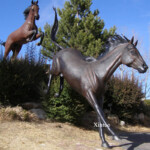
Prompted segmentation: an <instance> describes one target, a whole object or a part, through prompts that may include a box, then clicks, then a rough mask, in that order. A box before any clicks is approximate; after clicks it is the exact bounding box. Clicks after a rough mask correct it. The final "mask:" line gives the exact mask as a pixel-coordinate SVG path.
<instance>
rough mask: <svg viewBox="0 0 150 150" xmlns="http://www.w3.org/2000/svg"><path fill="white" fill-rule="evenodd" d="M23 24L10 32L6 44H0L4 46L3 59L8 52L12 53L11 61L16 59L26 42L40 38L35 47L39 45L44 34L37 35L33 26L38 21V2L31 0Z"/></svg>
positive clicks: (36, 29) (35, 27) (36, 30)
mask: <svg viewBox="0 0 150 150" xmlns="http://www.w3.org/2000/svg"><path fill="white" fill-rule="evenodd" d="M24 16H25V19H26V21H25V23H24V24H23V25H22V26H21V27H20V28H19V29H17V30H16V31H14V32H12V33H11V34H10V35H9V36H8V38H7V41H6V42H1V45H3V46H5V53H4V59H6V58H7V56H8V54H9V52H10V51H11V50H12V51H13V56H12V59H14V58H16V57H17V55H18V53H19V52H20V50H21V48H22V45H23V44H26V43H28V42H31V41H34V40H36V39H38V38H40V37H41V40H40V42H39V43H37V45H38V46H39V45H41V44H42V41H43V38H44V33H43V32H41V33H38V28H37V26H36V24H35V20H39V18H40V16H39V6H38V1H36V2H34V1H33V0H32V2H31V6H29V7H28V8H26V9H25V11H24Z"/></svg>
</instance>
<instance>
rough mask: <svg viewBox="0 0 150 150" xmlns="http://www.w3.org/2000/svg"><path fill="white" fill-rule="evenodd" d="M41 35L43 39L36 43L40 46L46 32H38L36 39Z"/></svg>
mask: <svg viewBox="0 0 150 150" xmlns="http://www.w3.org/2000/svg"><path fill="white" fill-rule="evenodd" d="M40 37H41V40H40V42H38V43H37V44H36V45H37V46H40V45H41V44H42V42H43V39H44V32H41V33H39V34H37V35H36V37H35V40H36V39H38V38H40Z"/></svg>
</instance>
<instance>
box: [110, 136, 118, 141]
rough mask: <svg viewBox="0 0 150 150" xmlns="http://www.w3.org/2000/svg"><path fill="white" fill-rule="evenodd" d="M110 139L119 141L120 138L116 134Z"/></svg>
mask: <svg viewBox="0 0 150 150" xmlns="http://www.w3.org/2000/svg"><path fill="white" fill-rule="evenodd" d="M112 139H113V140H116V141H119V140H120V138H119V137H118V136H113V138H112Z"/></svg>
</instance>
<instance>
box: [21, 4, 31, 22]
mask: <svg viewBox="0 0 150 150" xmlns="http://www.w3.org/2000/svg"><path fill="white" fill-rule="evenodd" d="M30 8H31V6H29V7H27V8H26V9H25V10H24V12H23V14H24V17H25V20H26V19H27V17H28V15H29V12H30Z"/></svg>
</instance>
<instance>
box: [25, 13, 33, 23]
mask: <svg viewBox="0 0 150 150" xmlns="http://www.w3.org/2000/svg"><path fill="white" fill-rule="evenodd" d="M26 22H28V23H31V24H35V17H34V13H33V12H32V10H30V12H29V15H28V17H27V19H26Z"/></svg>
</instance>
